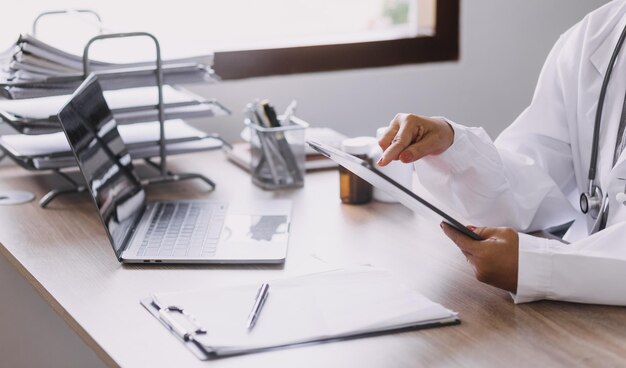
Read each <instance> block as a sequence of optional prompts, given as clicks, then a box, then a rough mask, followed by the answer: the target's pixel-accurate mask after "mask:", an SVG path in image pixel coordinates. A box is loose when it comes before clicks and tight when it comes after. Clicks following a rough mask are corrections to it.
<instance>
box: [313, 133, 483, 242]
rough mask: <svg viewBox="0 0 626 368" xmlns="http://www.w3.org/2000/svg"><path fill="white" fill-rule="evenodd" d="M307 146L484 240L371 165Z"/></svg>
mask: <svg viewBox="0 0 626 368" xmlns="http://www.w3.org/2000/svg"><path fill="white" fill-rule="evenodd" d="M307 144H308V145H309V146H311V148H313V149H314V150H316V151H318V152H319V153H321V154H322V155H324V156H326V157H328V158H329V159H331V160H333V161H335V162H336V163H338V164H339V165H341V166H343V167H344V168H346V169H347V170H349V171H351V172H353V173H354V174H356V175H357V176H359V177H361V178H362V179H363V180H365V181H367V182H368V183H370V184H372V185H373V186H375V187H376V188H378V189H380V190H382V191H384V192H386V193H387V194H389V195H390V196H392V197H393V198H395V199H396V200H397V201H399V202H400V203H402V204H403V205H404V206H406V207H407V208H409V209H411V210H413V211H415V212H417V213H419V214H425V215H427V217H431V218H432V217H433V216H428V215H429V214H430V215H435V217H436V218H437V219H439V218H440V219H442V220H443V221H444V222H445V223H447V224H449V225H450V226H452V227H454V228H455V229H457V230H458V231H460V232H462V233H463V234H465V235H467V236H469V237H470V238H472V239H474V240H483V239H481V238H480V237H479V236H478V235H476V233H474V232H473V231H470V230H469V229H468V228H467V227H465V226H464V225H463V224H461V223H460V222H459V221H457V220H455V219H454V218H453V217H452V216H450V215H448V214H447V213H445V212H443V211H442V210H440V209H439V208H437V207H435V206H434V205H432V204H431V203H429V202H428V201H427V200H425V199H424V198H422V197H420V196H418V195H417V194H415V193H413V191H411V190H410V189H407V188H405V187H404V186H403V185H401V184H399V183H398V182H396V181H395V180H393V179H391V178H390V177H388V176H387V175H385V174H383V173H382V172H380V171H379V170H378V169H376V167H375V166H374V165H372V164H371V163H369V162H367V161H364V160H361V159H360V158H358V157H354V156H352V155H351V154H348V153H345V152H343V151H341V150H338V149H336V148H333V147H330V146H328V145H325V144H322V143H317V142H313V141H307Z"/></svg>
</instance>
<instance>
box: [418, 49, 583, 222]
mask: <svg viewBox="0 0 626 368" xmlns="http://www.w3.org/2000/svg"><path fill="white" fill-rule="evenodd" d="M563 42H564V40H563V39H561V40H560V41H559V42H558V43H557V44H556V46H555V47H554V49H553V50H552V52H551V53H550V56H549V57H548V59H547V61H546V64H545V66H544V68H543V70H542V73H541V75H540V78H539V82H538V85H537V89H536V91H535V95H534V97H533V100H532V103H531V105H530V106H529V107H528V108H527V109H526V110H525V111H524V112H523V113H522V114H521V115H520V116H519V117H518V119H517V120H516V121H515V122H514V123H513V124H512V125H511V126H510V127H508V128H507V129H506V130H505V131H504V132H503V133H502V134H501V136H500V137H499V138H498V140H496V142H495V143H494V142H492V140H491V139H490V138H489V136H488V135H487V133H486V132H485V131H484V130H483V129H482V128H472V127H465V126H462V125H459V124H456V123H454V122H451V121H449V122H450V124H451V126H452V127H453V129H454V142H453V144H452V146H450V148H448V149H447V150H446V151H445V152H443V153H442V154H440V155H433V156H428V157H426V158H424V159H422V160H420V161H417V162H416V163H415V167H416V171H417V174H418V176H419V179H420V182H421V183H422V184H423V185H424V187H425V188H426V189H428V190H429V191H430V192H431V193H432V194H434V195H435V196H436V197H437V198H438V199H439V200H441V201H443V202H444V203H445V204H446V205H449V206H451V207H452V208H455V209H456V210H458V211H460V213H461V214H462V215H463V216H464V217H466V218H467V219H468V220H469V221H471V222H472V224H474V225H478V226H510V227H513V228H515V229H517V230H519V231H535V230H540V229H543V228H546V227H549V226H554V225H559V224H562V223H565V222H568V221H569V220H571V219H572V218H573V216H574V209H573V207H572V205H571V204H570V202H569V201H568V200H567V198H566V195H565V194H564V193H567V192H568V191H570V190H571V189H572V188H573V187H574V186H575V181H574V167H573V160H572V153H571V148H570V143H569V139H570V138H569V127H568V124H567V121H568V116H567V112H566V111H567V110H568V109H567V107H566V104H567V103H568V101H566V96H565V94H564V93H563V91H564V89H566V88H571V86H567V85H566V83H567V80H568V78H564V77H563V73H564V72H565V71H564V70H563V69H567V67H569V65H562V64H563V63H562V62H561V49H562V47H563V46H562V44H563Z"/></svg>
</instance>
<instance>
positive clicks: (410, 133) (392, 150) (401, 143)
mask: <svg viewBox="0 0 626 368" xmlns="http://www.w3.org/2000/svg"><path fill="white" fill-rule="evenodd" d="M418 131H419V128H418V127H414V126H410V125H407V124H404V125H402V126H401V127H400V129H399V130H398V133H396V135H395V137H394V138H393V140H392V141H391V145H390V146H389V147H388V148H387V149H386V150H385V152H383V155H382V156H381V158H380V160H378V165H380V166H385V165H387V164H389V163H390V162H391V161H393V160H397V159H398V156H399V155H400V153H402V151H404V150H405V149H406V148H407V147H408V146H410V145H411V143H413V140H414V139H415V137H416V136H417V133H418Z"/></svg>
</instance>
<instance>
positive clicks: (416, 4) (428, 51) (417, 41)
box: [0, 0, 459, 79]
mask: <svg viewBox="0 0 626 368" xmlns="http://www.w3.org/2000/svg"><path fill="white" fill-rule="evenodd" d="M70 8H85V4H84V0H55V1H54V2H43V1H40V0H22V1H19V2H15V3H14V4H13V5H12V9H11V13H12V16H11V17H8V18H7V19H5V21H4V22H3V23H2V24H0V48H3V47H5V46H3V45H10V43H11V42H15V40H16V39H17V35H18V34H19V33H20V32H27V31H29V30H30V27H31V24H32V21H33V19H34V18H35V17H36V16H37V15H38V14H39V13H41V12H43V11H49V10H59V9H70ZM88 8H90V9H92V10H94V11H96V12H97V13H98V14H99V15H100V16H101V18H102V21H103V23H104V25H105V27H106V30H107V31H111V32H125V31H146V32H150V33H153V34H155V35H156V36H157V37H158V38H159V40H160V41H161V43H162V48H163V51H164V54H165V55H176V54H183V55H184V54H187V55H188V54H190V53H193V52H194V51H197V52H206V51H207V50H214V51H215V52H216V57H215V68H216V70H217V72H218V74H220V75H221V76H222V77H223V78H225V79H233V78H245V77H254V76H263V75H272V74H289V73H301V72H312V71H324V70H339V69H349V68H363V67H375V66H384V65H395V64H406V63H416V62H425V61H439V60H454V59H456V58H457V57H458V29H459V24H458V23H459V0H263V1H260V0H221V1H204V0H176V1H153V0H133V1H128V0H107V1H104V0H99V1H91V2H89V3H88ZM60 17H65V18H60ZM94 22H95V18H93V17H92V16H90V15H89V14H86V15H83V16H82V19H76V17H75V18H74V19H72V18H71V17H68V16H67V15H60V16H59V15H52V16H47V17H46V18H44V19H42V20H41V21H40V22H39V23H38V30H39V31H40V34H39V36H41V37H42V39H44V40H45V41H48V42H50V43H52V44H53V45H57V46H60V47H62V48H64V49H67V50H69V51H72V52H76V53H81V50H82V45H84V44H85V42H86V41H87V40H88V39H89V38H90V37H91V36H93V35H94V34H95V31H94V30H95V28H94V27H93V23H94ZM86 27H87V28H88V27H91V30H89V29H86ZM149 46H150V45H149V44H148V47H149ZM7 47H8V46H7ZM119 49H120V50H121V51H123V53H127V54H131V53H133V52H134V53H140V52H141V53H143V55H145V54H146V52H147V51H146V50H147V49H146V48H145V47H134V46H121V47H120V48H119ZM177 49H179V50H180V51H182V52H176V51H177ZM0 51H2V50H0ZM93 55H94V57H96V55H98V54H97V50H95V52H94V53H93ZM149 55H151V54H149Z"/></svg>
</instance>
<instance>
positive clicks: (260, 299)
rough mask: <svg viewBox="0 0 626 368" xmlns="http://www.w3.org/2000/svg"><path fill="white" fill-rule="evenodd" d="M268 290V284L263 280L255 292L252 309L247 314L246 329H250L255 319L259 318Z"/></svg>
mask: <svg viewBox="0 0 626 368" xmlns="http://www.w3.org/2000/svg"><path fill="white" fill-rule="evenodd" d="M269 290H270V285H269V284H268V283H266V282H264V283H263V284H262V285H261V287H260V288H259V291H258V293H257V294H256V298H255V299H254V305H253V306H252V311H250V315H249V316H248V331H250V330H252V328H253V327H254V325H255V323H256V321H257V320H258V319H259V315H260V314H261V309H263V306H264V305H265V300H266V299H267V294H268V293H269Z"/></svg>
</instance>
